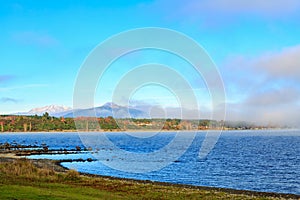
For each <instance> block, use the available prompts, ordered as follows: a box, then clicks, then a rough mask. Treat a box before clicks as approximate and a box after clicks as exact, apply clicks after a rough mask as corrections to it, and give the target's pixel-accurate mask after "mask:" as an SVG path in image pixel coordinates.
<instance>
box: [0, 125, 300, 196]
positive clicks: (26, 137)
mask: <svg viewBox="0 0 300 200" xmlns="http://www.w3.org/2000/svg"><path fill="white" fill-rule="evenodd" d="M99 134H105V136H106V137H107V138H108V139H109V140H110V141H111V142H112V143H113V144H114V145H115V146H117V147H118V148H119V149H122V150H123V151H127V152H134V153H135V154H134V156H131V157H129V158H128V159H127V160H126V159H124V158H123V157H121V156H120V154H119V153H118V152H116V151H115V150H114V149H113V148H112V147H111V146H109V145H108V146H107V145H106V144H101V141H98V140H97V138H98V135H99ZM135 134H139V133H135ZM140 134H143V133H140ZM185 134H187V136H188V134H191V133H189V132H187V133H185ZM82 135H84V139H86V138H89V139H90V141H94V143H97V144H98V145H97V146H93V145H92V144H91V146H90V147H91V148H92V149H93V150H94V151H96V152H94V153H91V152H82V153H80V154H63V155H35V156H29V158H49V159H70V158H71V159H76V158H83V159H87V158H93V157H95V158H97V159H98V161H93V162H72V163H70V162H65V163H62V165H63V166H65V167H68V168H72V169H76V170H78V171H80V172H85V173H91V174H98V175H105V176H114V177H122V178H132V179H139V180H152V181H160V182H170V183H179V184H189V185H196V186H212V187H222V188H233V189H242V190H254V191H264V192H279V193H292V194H300V130H259V131H252V130H251V131H224V132H222V134H221V136H220V138H219V140H218V142H217V143H216V145H215V147H214V148H213V149H212V151H211V152H210V153H209V154H208V156H207V157H205V158H204V159H200V158H199V157H198V154H199V149H200V146H201V144H202V141H203V140H204V138H205V132H199V133H197V134H196V136H195V138H194V140H193V141H192V144H191V145H190V146H189V148H188V149H187V150H186V151H184V153H183V154H182V155H181V156H180V157H179V158H178V159H176V160H175V161H174V162H172V163H171V164H170V165H167V166H166V167H164V168H162V169H160V170H157V171H151V172H147V173H133V172H124V171H120V170H117V169H116V167H114V168H115V169H113V168H111V167H110V166H117V164H120V165H123V164H124V165H125V164H126V165H127V166H128V167H129V168H130V169H133V171H134V169H135V167H137V165H141V166H145V168H147V167H149V166H152V165H153V166H155V165H159V163H162V162H165V161H166V160H168V157H172V155H173V154H176V153H177V152H182V148H183V147H182V146H180V144H179V145H178V147H177V146H176V147H174V148H172V150H171V151H166V152H164V153H163V154H159V155H160V156H161V157H157V158H155V157H152V159H153V160H147V156H144V155H145V154H147V153H151V152H158V151H161V149H163V147H164V146H166V145H168V144H169V143H171V142H172V140H173V139H174V137H175V135H176V133H175V132H162V133H159V134H157V135H153V136H152V137H148V138H146V137H133V136H131V135H127V134H124V133H121V132H117V133H82ZM84 139H83V141H84ZM183 140H184V138H183ZM5 142H9V143H14V142H15V143H18V144H23V145H42V144H43V145H44V144H46V145H48V146H49V149H74V148H75V147H76V146H80V147H81V148H82V149H83V148H84V147H86V148H88V147H89V146H84V144H83V142H82V140H81V138H80V137H79V135H78V134H77V133H4V134H0V143H5ZM84 143H85V144H86V141H84ZM89 144H90V143H89ZM162 155H163V156H162ZM138 162H139V163H138Z"/></svg>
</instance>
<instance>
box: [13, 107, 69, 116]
mask: <svg viewBox="0 0 300 200" xmlns="http://www.w3.org/2000/svg"><path fill="white" fill-rule="evenodd" d="M71 110H72V108H70V107H67V106H59V105H48V106H44V107H39V108H33V109H31V110H29V111H28V112H19V113H15V114H17V115H43V114H44V113H45V112H47V113H49V115H51V116H59V115H61V114H60V113H65V112H69V111H71Z"/></svg>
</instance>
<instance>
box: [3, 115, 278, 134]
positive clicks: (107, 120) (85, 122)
mask: <svg viewBox="0 0 300 200" xmlns="http://www.w3.org/2000/svg"><path fill="white" fill-rule="evenodd" d="M75 121H76V123H75ZM266 128H276V127H272V126H256V125H254V124H251V123H248V122H226V121H216V120H207V119H202V120H180V119H131V118H130V119H114V118H113V117H99V118H90V117H80V118H64V117H59V118H57V117H53V116H50V115H49V114H48V113H47V112H46V113H44V114H43V115H42V116H38V115H34V116H18V115H0V132H39V131H40V132H42V131H76V130H80V131H101V130H103V131H122V130H161V129H162V130H209V129H219V130H220V129H224V130H235V129H237V130H244V129H266Z"/></svg>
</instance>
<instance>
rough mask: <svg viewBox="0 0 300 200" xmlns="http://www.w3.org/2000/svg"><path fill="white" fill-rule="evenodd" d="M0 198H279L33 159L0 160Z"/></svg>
mask: <svg viewBox="0 0 300 200" xmlns="http://www.w3.org/2000/svg"><path fill="white" fill-rule="evenodd" d="M0 191H1V192H0V199H39V200H41V199H87V200H88V199H279V198H278V197H271V196H256V195H254V196H252V195H251V194H233V193H231V192H226V191H218V190H217V189H216V190H214V189H211V190H206V189H199V188H188V187H178V186H172V185H160V184H153V183H143V182H138V181H132V180H118V179H111V178H104V177H89V176H84V175H80V174H79V173H78V172H76V171H74V170H69V171H67V172H56V171H54V170H53V169H49V168H37V167H36V166H35V165H34V164H33V163H32V161H29V160H21V159H15V160H13V161H6V162H0Z"/></svg>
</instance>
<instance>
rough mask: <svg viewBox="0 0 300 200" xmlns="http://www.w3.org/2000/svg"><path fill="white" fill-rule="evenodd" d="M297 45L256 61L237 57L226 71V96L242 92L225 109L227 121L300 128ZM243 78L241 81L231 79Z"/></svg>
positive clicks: (299, 48) (298, 46)
mask: <svg viewBox="0 0 300 200" xmlns="http://www.w3.org/2000/svg"><path fill="white" fill-rule="evenodd" d="M299 58H300V45H296V46H293V47H287V48H283V49H282V50H281V51H279V52H271V53H270V52H267V53H264V54H263V55H261V56H258V57H256V58H246V57H240V56H237V57H236V58H235V59H234V58H232V62H231V65H230V64H228V63H227V66H226V67H227V69H230V70H232V69H234V70H232V74H231V77H228V78H227V81H228V82H229V84H228V85H230V87H228V88H227V91H228V96H229V97H230V95H235V93H239V92H240V93H242V94H243V95H242V98H240V100H239V101H237V102H233V103H229V104H228V106H227V110H228V118H232V119H235V120H237V119H243V120H250V121H254V122H263V123H274V124H281V125H290V126H297V127H299V126H300V59H299ZM232 77H244V79H239V78H232Z"/></svg>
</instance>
